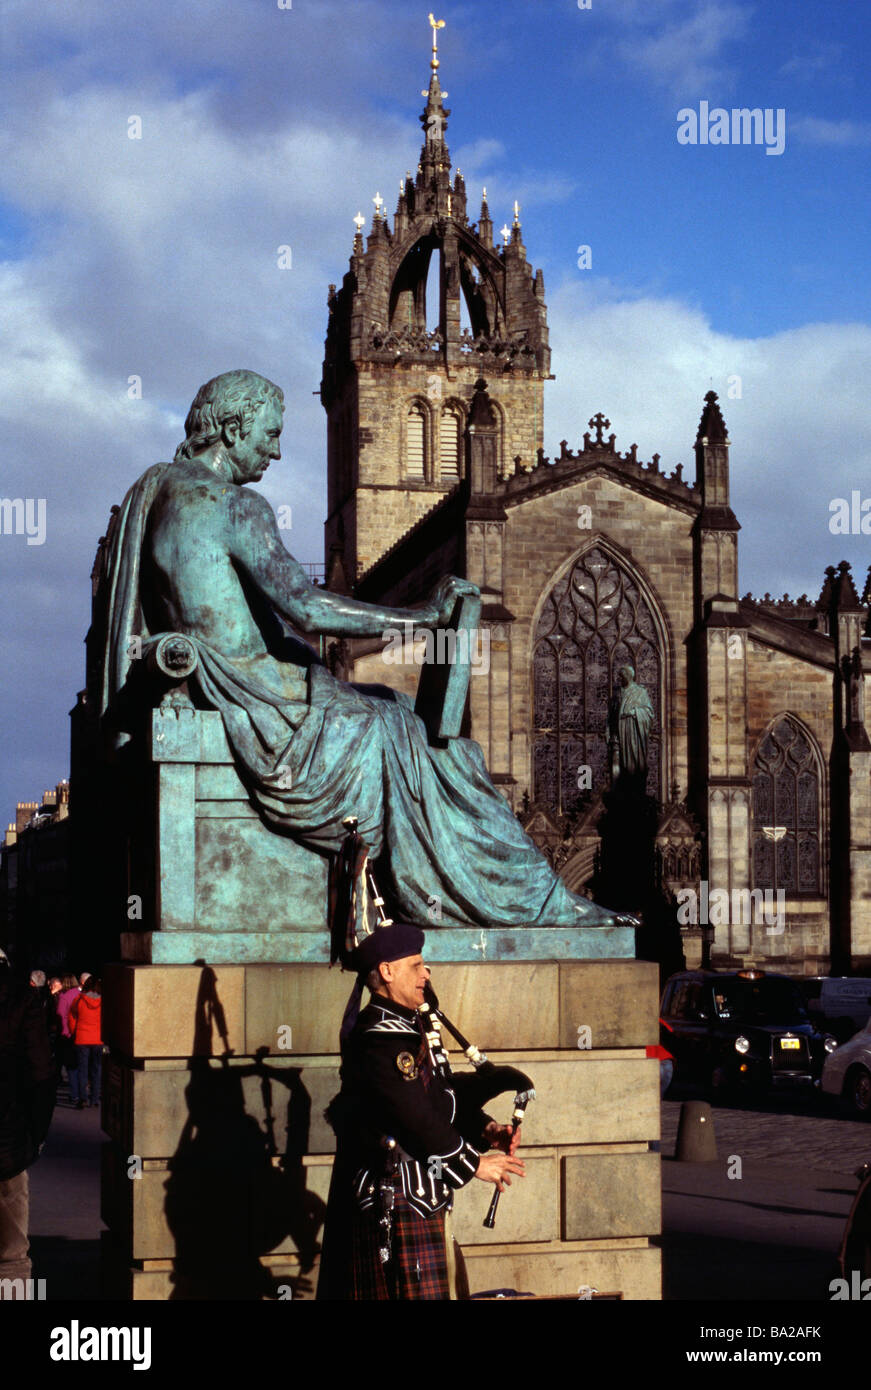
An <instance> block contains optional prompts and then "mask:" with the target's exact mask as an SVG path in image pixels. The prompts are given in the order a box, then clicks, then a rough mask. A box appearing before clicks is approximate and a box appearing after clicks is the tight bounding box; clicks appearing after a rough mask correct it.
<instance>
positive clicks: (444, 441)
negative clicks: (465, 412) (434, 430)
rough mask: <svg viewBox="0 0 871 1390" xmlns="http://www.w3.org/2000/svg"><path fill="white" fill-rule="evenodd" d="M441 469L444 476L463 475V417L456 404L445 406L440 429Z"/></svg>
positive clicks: (454, 476)
mask: <svg viewBox="0 0 871 1390" xmlns="http://www.w3.org/2000/svg"><path fill="white" fill-rule="evenodd" d="M439 469H440V472H441V476H442V477H443V478H461V477H462V475H463V417H462V415H461V414H460V412H459V410H458V409H457V407H456V406H455V405H448V406H445V409H444V410H443V411H442V418H441V422H440V430H439Z"/></svg>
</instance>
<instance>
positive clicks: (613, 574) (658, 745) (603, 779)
mask: <svg viewBox="0 0 871 1390" xmlns="http://www.w3.org/2000/svg"><path fill="white" fill-rule="evenodd" d="M626 665H629V666H634V668H635V679H636V680H637V681H639V683H640V684H641V685H643V686H645V688H646V689H647V692H648V694H649V695H650V699H651V701H652V703H653V709H654V715H655V718H654V723H653V727H652V729H651V731H650V737H649V740H648V748H647V768H648V770H647V792H648V795H650V796H655V797H656V798H657V799H659V798H660V791H661V761H662V756H661V754H662V737H661V728H662V711H661V708H660V702H661V696H660V689H661V676H662V654H661V652H660V647H659V641H658V638H657V632H656V626H655V624H654V619H653V614H652V612H651V610H650V607H649V605H648V603H647V600H646V599H645V598H644V595H643V594H642V592H641V590H640V588H639V586H638V584H637V583H636V581H635V580H634V579H633V578H632V576H631V575H630V574H629V573H628V572H627V571H626V570H624V569H623V568H622V567H621V566H619V565H618V564H617V563H616V562H615V561H614V560H612V559H611V557H610V556H609V555H608V554H607V553H606V552H605V551H604V550H602V549H601V548H600V547H599V546H594V547H593V548H592V549H590V550H588V551H586V552H585V554H583V555H582V556H581V557H580V558H579V559H578V560H577V561H576V563H575V564H574V566H573V567H572V569H571V570H570V572H569V573H568V574H566V575H564V576H563V578H562V579H560V580H558V582H557V583H556V584H555V585H554V587H553V589H552V590H551V592H550V594H549V595H548V597H547V599H546V601H545V604H544V608H543V609H542V613H541V617H540V618H539V620H538V626H537V628H536V632H535V648H534V653H533V688H534V694H533V725H534V728H533V786H534V796H535V800H536V801H540V802H541V803H543V804H544V805H545V806H547V807H549V808H550V809H551V810H553V811H556V812H558V813H559V812H562V811H566V810H570V809H571V808H572V806H573V805H575V804H576V803H577V800H578V797H579V796H580V795H581V793H582V792H583V791H584V790H586V788H585V787H584V786H583V785H582V784H583V782H584V781H586V780H587V779H586V778H585V777H583V776H581V777H579V771H580V769H582V768H584V767H589V768H590V778H589V781H590V783H591V786H590V790H592V791H603V790H605V789H607V787H608V786H609V784H610V771H609V752H608V712H609V707H610V704H611V701H612V699H613V698H614V697H615V694H616V692H617V690H618V689H619V679H618V677H619V671H620V667H621V666H626Z"/></svg>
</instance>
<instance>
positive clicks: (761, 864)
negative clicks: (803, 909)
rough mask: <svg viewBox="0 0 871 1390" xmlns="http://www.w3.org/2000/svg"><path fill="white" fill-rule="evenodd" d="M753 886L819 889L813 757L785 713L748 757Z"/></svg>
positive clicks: (816, 777)
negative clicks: (750, 774)
mask: <svg viewBox="0 0 871 1390" xmlns="http://www.w3.org/2000/svg"><path fill="white" fill-rule="evenodd" d="M753 887H754V888H783V889H785V890H786V891H787V892H790V893H814V894H818V893H820V892H821V882H820V769H819V761H818V759H817V756H816V754H815V752H814V748H813V745H812V744H811V741H810V739H809V737H808V735H807V734H806V733H805V732H804V730H803V729H802V727H801V725H800V724H799V723H798V721H797V720H795V719H792V718H791V717H790V716H789V715H788V714H784V715H781V716H780V718H779V719H775V720H774V722H773V724H771V726H770V727H769V729H768V730H767V732H766V733H765V734H764V735H763V737H762V739H761V740H760V743H759V747H758V748H757V750H756V757H755V758H754V760H753Z"/></svg>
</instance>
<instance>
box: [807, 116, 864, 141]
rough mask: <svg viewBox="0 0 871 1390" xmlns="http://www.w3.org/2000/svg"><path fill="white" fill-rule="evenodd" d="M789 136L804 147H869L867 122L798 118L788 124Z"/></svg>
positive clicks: (808, 117) (811, 117) (812, 117)
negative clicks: (804, 145)
mask: <svg viewBox="0 0 871 1390" xmlns="http://www.w3.org/2000/svg"><path fill="white" fill-rule="evenodd" d="M789 129H790V134H792V135H796V136H797V137H798V138H799V140H802V141H803V142H804V143H805V144H806V145H824V146H825V145H831V146H837V145H842V146H849V145H871V123H869V122H868V121H847V120H844V121H829V120H824V119H821V118H820V117H818V116H799V117H798V118H797V119H796V120H791V121H790V123H789Z"/></svg>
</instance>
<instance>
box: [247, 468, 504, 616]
mask: <svg viewBox="0 0 871 1390" xmlns="http://www.w3.org/2000/svg"><path fill="white" fill-rule="evenodd" d="M229 528H230V535H229V548H230V553H231V555H232V556H233V559H234V560H235V562H236V564H237V565H239V567H240V568H241V569H243V570H244V571H245V573H246V574H247V575H249V576H250V577H251V579H253V580H254V582H255V583H256V584H257V587H258V588H259V589H260V590H261V592H262V593H263V594H264V595H265V596H266V598H267V599H268V600H269V602H270V603H271V604H272V605H273V607H274V608H275V609H276V611H277V612H278V613H280V614H281V616H282V617H284V618H287V619H288V621H289V622H291V623H293V624H294V626H295V627H298V628H299V629H301V630H302V631H304V632H311V633H320V632H322V633H330V634H332V635H334V636H348V637H379V636H381V634H382V633H383V632H384V630H385V628H389V627H395V626H396V625H397V624H398V623H412V624H414V625H416V626H418V627H432V626H434V625H435V624H437V623H440V622H447V621H448V619H449V617H450V614H451V613H452V611H453V606H454V603H455V601H456V598H457V597H458V595H459V594H461V593H467V592H470V593H477V592H478V591H477V589H476V588H475V586H474V584H470V583H468V582H467V581H466V580H462V579H455V578H452V577H451V578H447V579H443V580H441V581H440V583H439V584H438V585H437V586H436V588H435V590H434V592H433V595H432V597H431V598H430V599H428V600H427V601H426V603H422V604H419V605H418V606H417V607H414V608H387V607H385V606H384V605H382V604H378V603H362V602H360V600H359V599H353V598H348V597H346V596H345V595H343V594H332V593H330V592H329V591H328V590H326V589H319V588H318V587H317V586H316V585H315V584H312V582H311V580H310V579H309V577H308V575H307V574H306V572H305V570H304V569H303V567H302V565H300V564H299V562H298V561H297V560H295V559H294V558H293V556H292V555H291V554H290V553H289V551H288V550H287V549H286V548H285V545H284V543H283V541H282V539H281V535H280V533H279V530H278V526H277V524H276V521H275V514H274V512H273V510H272V508H271V507H270V505H269V503H268V502H267V501H266V499H265V498H264V497H261V495H260V494H259V493H258V492H253V491H251V490H250V489H248V488H240V489H239V490H238V492H237V493H236V494H235V495H234V496H233V497H232V498H231V499H230V516H229Z"/></svg>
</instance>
